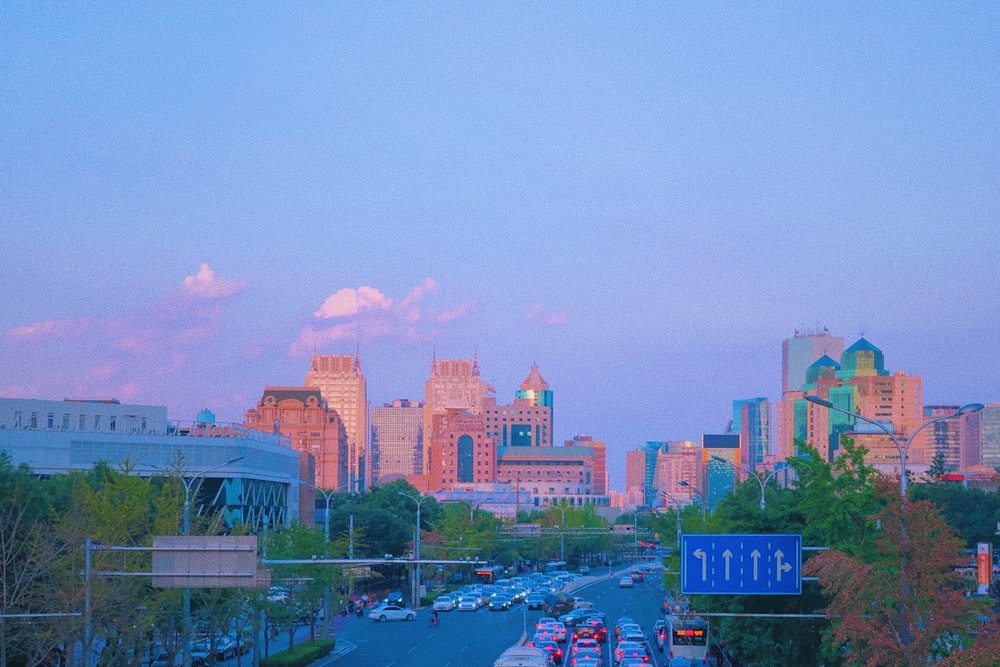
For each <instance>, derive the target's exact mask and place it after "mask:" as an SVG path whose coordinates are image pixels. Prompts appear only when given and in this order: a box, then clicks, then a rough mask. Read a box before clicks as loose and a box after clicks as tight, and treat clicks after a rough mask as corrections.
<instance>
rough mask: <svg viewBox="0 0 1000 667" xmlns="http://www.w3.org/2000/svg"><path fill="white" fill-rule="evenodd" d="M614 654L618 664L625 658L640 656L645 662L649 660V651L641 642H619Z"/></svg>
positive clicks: (615, 661)
mask: <svg viewBox="0 0 1000 667" xmlns="http://www.w3.org/2000/svg"><path fill="white" fill-rule="evenodd" d="M612 656H613V657H612V659H613V660H614V663H615V664H616V665H620V664H621V662H622V660H624V659H625V658H639V659H640V660H642V661H643V662H649V651H647V650H646V647H645V646H644V645H643V644H640V643H639V642H618V646H616V647H615V652H614V653H613V654H612Z"/></svg>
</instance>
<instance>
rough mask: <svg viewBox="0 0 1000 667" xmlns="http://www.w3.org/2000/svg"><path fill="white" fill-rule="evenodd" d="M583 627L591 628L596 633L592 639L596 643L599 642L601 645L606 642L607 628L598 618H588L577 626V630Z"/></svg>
mask: <svg viewBox="0 0 1000 667" xmlns="http://www.w3.org/2000/svg"><path fill="white" fill-rule="evenodd" d="M583 626H587V627H590V628H593V629H594V630H595V631H596V634H594V635H593V637H594V638H595V639H596V640H597V641H599V642H601V643H602V644H603V643H604V642H606V641H608V626H606V625H604V621H602V620H601V619H600V618H598V617H596V616H593V617H591V618H588V619H587V620H586V621H584V622H583V623H582V624H580V625H577V628H582V627H583Z"/></svg>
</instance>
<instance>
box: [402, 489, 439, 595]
mask: <svg viewBox="0 0 1000 667" xmlns="http://www.w3.org/2000/svg"><path fill="white" fill-rule="evenodd" d="M396 493H398V494H399V495H401V496H403V497H404V498H409V499H410V500H412V501H413V502H415V503H416V504H417V531H416V536H415V537H414V539H413V552H414V553H413V555H414V561H413V582H412V583H413V585H412V588H411V598H410V601H411V602H412V604H413V608H414V609H420V600H419V599H418V598H417V594H418V593H419V591H420V506H421V505H423V504H424V501H425V500H427V499H428V498H432V497H433V496H424V497H422V498H419V497H416V496H411V495H410V494H408V493H403V492H402V491H397V492H396Z"/></svg>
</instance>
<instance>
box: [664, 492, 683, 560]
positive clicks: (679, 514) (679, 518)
mask: <svg viewBox="0 0 1000 667" xmlns="http://www.w3.org/2000/svg"><path fill="white" fill-rule="evenodd" d="M660 495H662V496H663V497H664V498H666V499H667V503H668V504H669V503H670V501H673V503H674V504H675V505H677V553H680V551H681V501H679V500H677V499H676V498H674V497H673V496H672V495H670V494H669V493H667V492H666V491H660Z"/></svg>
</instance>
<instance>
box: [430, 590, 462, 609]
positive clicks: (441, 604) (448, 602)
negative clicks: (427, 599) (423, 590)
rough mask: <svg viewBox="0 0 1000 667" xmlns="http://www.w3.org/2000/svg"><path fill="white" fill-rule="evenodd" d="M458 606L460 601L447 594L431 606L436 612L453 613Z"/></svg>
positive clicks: (438, 598) (440, 596) (435, 600)
mask: <svg viewBox="0 0 1000 667" xmlns="http://www.w3.org/2000/svg"><path fill="white" fill-rule="evenodd" d="M456 606H458V601H457V600H455V598H453V597H452V596H450V595H448V594H447V593H446V594H444V595H439V596H438V597H436V598H435V599H434V604H433V605H431V608H432V609H433V610H434V611H451V610H452V609H454V608H455V607H456Z"/></svg>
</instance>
